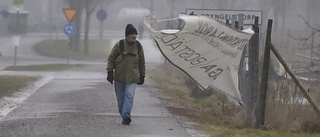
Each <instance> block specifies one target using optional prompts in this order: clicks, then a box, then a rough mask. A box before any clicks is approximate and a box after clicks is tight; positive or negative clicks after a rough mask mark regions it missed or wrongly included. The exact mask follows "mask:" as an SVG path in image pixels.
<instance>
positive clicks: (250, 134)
mask: <svg viewBox="0 0 320 137" xmlns="http://www.w3.org/2000/svg"><path fill="white" fill-rule="evenodd" d="M148 76H150V78H151V79H153V80H154V81H155V82H156V83H158V86H159V88H160V89H163V90H160V91H159V92H160V94H165V96H160V99H161V101H162V102H164V104H165V106H166V107H167V108H168V110H169V111H170V112H171V113H173V114H175V115H178V116H183V117H187V118H188V119H189V120H192V121H195V122H197V123H199V124H200V130H202V131H205V132H206V133H207V134H208V135H210V136H214V137H319V136H320V135H319V134H308V133H292V132H290V131H277V130H260V129H252V128H250V127H245V126H242V124H241V121H245V120H243V119H241V117H239V116H237V115H236V114H241V113H239V112H241V111H243V110H242V109H241V108H237V107H233V106H232V105H228V103H225V104H224V102H222V101H220V100H222V99H221V97H219V94H217V95H210V96H207V97H195V96H193V92H194V91H193V89H192V88H190V84H189V83H188V80H186V79H187V77H186V76H185V75H184V74H183V73H182V72H181V71H179V70H178V69H176V68H174V67H172V66H169V67H168V66H164V67H158V68H157V69H154V70H150V71H149V72H148ZM158 96H159V95H158ZM231 111H236V112H238V113H234V112H231ZM237 123H240V124H237Z"/></svg>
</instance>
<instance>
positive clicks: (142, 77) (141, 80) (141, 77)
mask: <svg viewBox="0 0 320 137" xmlns="http://www.w3.org/2000/svg"><path fill="white" fill-rule="evenodd" d="M144 77H145V76H142V75H140V82H139V83H137V84H138V85H142V84H143V83H144Z"/></svg>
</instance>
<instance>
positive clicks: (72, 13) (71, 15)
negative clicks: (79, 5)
mask: <svg viewBox="0 0 320 137" xmlns="http://www.w3.org/2000/svg"><path fill="white" fill-rule="evenodd" d="M63 13H64V15H65V16H66V18H67V20H68V21H69V22H71V21H72V20H73V18H74V16H75V15H76V14H77V10H76V9H73V8H63Z"/></svg>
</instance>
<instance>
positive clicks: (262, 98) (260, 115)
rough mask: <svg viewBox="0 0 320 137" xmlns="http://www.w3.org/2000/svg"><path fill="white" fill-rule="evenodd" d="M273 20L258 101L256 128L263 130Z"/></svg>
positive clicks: (268, 30)
mask: <svg viewBox="0 0 320 137" xmlns="http://www.w3.org/2000/svg"><path fill="white" fill-rule="evenodd" d="M272 22H273V21H272V20H271V19H269V20H268V27H267V37H266V43H265V48H264V57H263V66H262V76H261V86H260V95H259V99H258V108H257V121H256V127H257V128H261V127H263V126H264V121H265V109H266V101H267V90H268V75H269V63H270V45H269V44H270V43H271V31H272Z"/></svg>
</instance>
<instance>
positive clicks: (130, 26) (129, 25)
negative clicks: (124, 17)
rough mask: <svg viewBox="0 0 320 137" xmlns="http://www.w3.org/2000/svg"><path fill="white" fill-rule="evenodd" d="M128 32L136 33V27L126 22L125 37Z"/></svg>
mask: <svg viewBox="0 0 320 137" xmlns="http://www.w3.org/2000/svg"><path fill="white" fill-rule="evenodd" d="M130 34H136V35H138V32H137V30H136V28H134V26H133V25H132V24H128V25H127V27H126V37H127V36H128V35H130Z"/></svg>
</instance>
